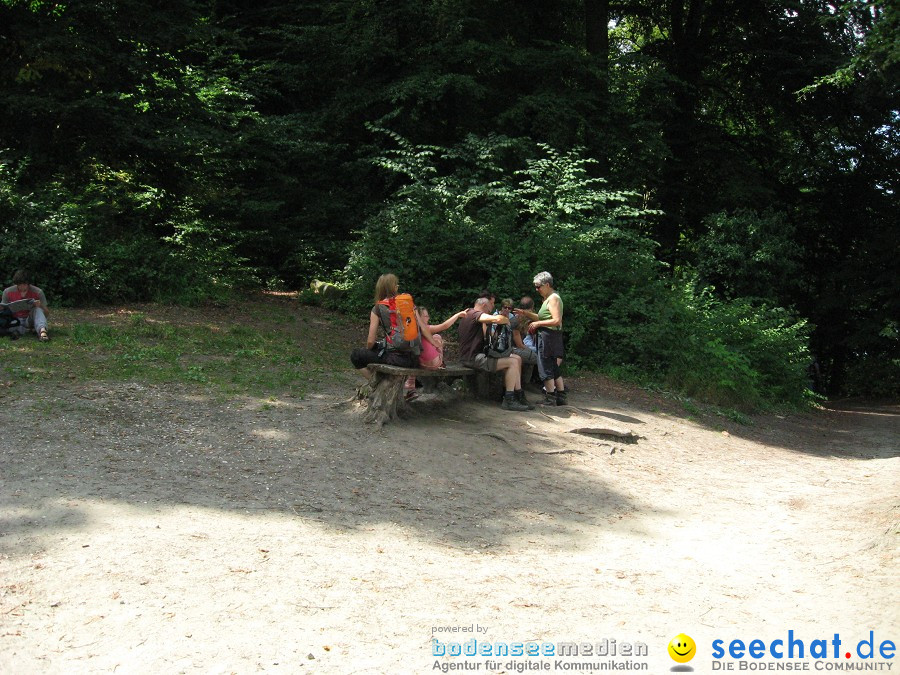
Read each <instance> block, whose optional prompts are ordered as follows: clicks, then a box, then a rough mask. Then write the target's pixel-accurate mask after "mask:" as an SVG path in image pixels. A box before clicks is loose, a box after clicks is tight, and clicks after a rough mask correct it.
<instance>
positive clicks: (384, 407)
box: [365, 363, 477, 428]
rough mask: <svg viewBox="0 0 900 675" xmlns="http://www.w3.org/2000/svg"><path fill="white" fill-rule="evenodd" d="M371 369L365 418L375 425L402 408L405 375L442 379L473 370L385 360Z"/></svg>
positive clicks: (467, 375) (391, 418) (469, 374)
mask: <svg viewBox="0 0 900 675" xmlns="http://www.w3.org/2000/svg"><path fill="white" fill-rule="evenodd" d="M368 368H369V370H371V371H372V379H371V380H369V390H370V391H369V396H368V405H369V407H368V410H366V414H365V421H366V422H370V423H371V422H374V423H375V424H377V425H378V427H379V428H381V427H382V426H384V425H385V424H386V423H388V422H393V421H394V420H396V419H397V418H398V417H401V416H402V415H403V413H404V412H405V411H406V408H407V405H406V398H405V391H404V389H403V383H404V382H406V378H408V377H416V378H419V379H421V380H423V381H425V382H429V381H434V380H441V379H446V378H457V377H464V378H466V379H469V381H470V382H471V379H470V378H473V377H474V376H475V374H476V372H477V371H474V370H472V369H471V368H465V367H463V366H447V367H446V368H441V369H438V370H431V369H426V368H402V367H400V366H390V365H387V364H385V363H373V364H370V365H369V366H368Z"/></svg>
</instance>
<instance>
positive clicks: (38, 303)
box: [31, 300, 41, 307]
mask: <svg viewBox="0 0 900 675" xmlns="http://www.w3.org/2000/svg"><path fill="white" fill-rule="evenodd" d="M31 306H32V307H40V306H41V301H40V300H35V301H34V302H33V303H31Z"/></svg>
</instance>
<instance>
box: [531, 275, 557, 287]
mask: <svg viewBox="0 0 900 675" xmlns="http://www.w3.org/2000/svg"><path fill="white" fill-rule="evenodd" d="M532 283H535V284H538V285H540V286H543V285H544V284H547V285H548V286H550V287H551V288H552V287H553V277H552V276H551V275H550V272H538V273H537V274H536V275H535V277H534V281H533V282H532Z"/></svg>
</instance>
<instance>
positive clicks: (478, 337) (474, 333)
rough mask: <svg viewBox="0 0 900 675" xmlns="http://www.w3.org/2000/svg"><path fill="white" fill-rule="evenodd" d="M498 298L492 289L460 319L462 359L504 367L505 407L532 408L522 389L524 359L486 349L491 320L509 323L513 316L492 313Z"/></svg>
mask: <svg viewBox="0 0 900 675" xmlns="http://www.w3.org/2000/svg"><path fill="white" fill-rule="evenodd" d="M493 311H494V301H493V299H492V297H491V295H490V294H489V293H482V297H480V298H478V300H476V301H475V305H474V306H473V307H472V308H470V309H467V310H466V314H465V316H464V317H463V318H462V319H460V321H459V360H460V361H461V362H462V364H463V365H464V366H468V367H469V368H475V369H477V370H484V371H487V372H489V373H495V372H497V371H503V382H504V385H505V389H506V391H505V393H504V394H503V403H502V404H501V407H502V408H503V409H504V410H520V411H521V410H531V409H533V408H534V406H532V405H530V404H529V403H528V401H527V400H526V399H525V392H523V391H522V359H521V358H519V357H518V356H516V355H515V354H512V355H510V356H506V357H504V358H499V359H497V358H493V357H490V356H488V355H487V354H485V353H484V337H485V332H486V331H485V329H486V328H487V326H488V325H489V324H501V325H502V324H508V323H509V317H508V316H504V315H503V314H491V312H493Z"/></svg>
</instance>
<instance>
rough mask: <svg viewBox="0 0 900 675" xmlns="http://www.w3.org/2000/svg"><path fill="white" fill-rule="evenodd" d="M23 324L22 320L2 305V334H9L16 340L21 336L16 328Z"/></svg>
mask: <svg viewBox="0 0 900 675" xmlns="http://www.w3.org/2000/svg"><path fill="white" fill-rule="evenodd" d="M21 324H22V322H21V321H19V320H18V319H17V318H16V315H15V314H13V313H12V312H10V311H9V309H8V308H7V307H0V336H3V335H9V337H10V338H11V339H13V340H15V339H16V338H18V337H19V332H18V331H17V330H15V328H17V327H18V326H20V325H21Z"/></svg>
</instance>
